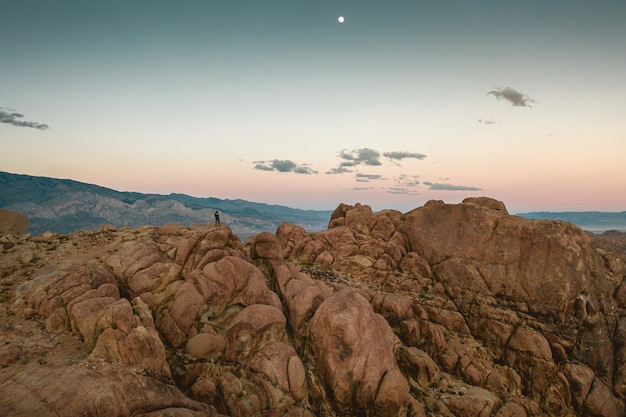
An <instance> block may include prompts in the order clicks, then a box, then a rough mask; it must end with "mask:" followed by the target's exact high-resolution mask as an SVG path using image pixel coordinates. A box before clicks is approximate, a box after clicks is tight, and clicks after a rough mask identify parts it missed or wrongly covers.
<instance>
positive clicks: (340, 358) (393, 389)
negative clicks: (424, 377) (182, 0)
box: [310, 290, 408, 416]
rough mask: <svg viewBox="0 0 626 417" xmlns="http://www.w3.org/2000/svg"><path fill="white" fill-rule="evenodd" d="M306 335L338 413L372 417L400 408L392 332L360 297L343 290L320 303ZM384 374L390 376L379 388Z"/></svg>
mask: <svg viewBox="0 0 626 417" xmlns="http://www.w3.org/2000/svg"><path fill="white" fill-rule="evenodd" d="M310 334H311V341H312V343H313V351H314V353H315V358H316V363H317V367H318V369H319V372H320V374H321V376H322V380H323V381H324V382H325V384H326V386H327V387H328V388H329V389H330V390H331V393H332V396H333V398H332V400H333V401H334V402H335V403H336V404H337V405H338V407H339V408H340V409H343V410H344V411H346V410H350V409H351V410H362V412H374V414H373V415H377V416H378V415H381V416H382V415H398V414H397V413H399V411H400V410H402V409H406V407H407V406H408V385H407V382H406V380H405V379H402V380H403V382H402V381H401V380H400V379H399V378H398V376H397V375H398V374H397V373H396V371H397V372H399V371H398V369H397V366H396V364H395V360H394V354H393V349H394V343H395V342H394V337H393V332H392V330H391V328H390V327H389V325H388V324H387V323H386V322H385V320H384V319H383V318H382V316H380V315H377V314H376V313H374V311H373V309H372V307H371V306H370V304H369V303H368V302H367V300H365V299H364V298H363V297H362V296H361V295H360V294H358V293H357V292H355V291H351V290H343V291H340V292H339V293H337V294H335V295H333V296H332V297H330V298H328V299H326V301H324V302H323V303H322V305H321V306H320V307H319V308H318V309H317V311H316V312H315V315H314V316H313V319H312V320H311V327H310ZM390 372H393V373H392V374H390V375H395V376H390V380H389V381H386V382H385V383H384V384H383V377H384V376H385V375H387V374H388V373H390ZM381 387H382V388H384V389H383V390H380V388H381ZM368 410H369V411H368ZM394 413H396V414H394Z"/></svg>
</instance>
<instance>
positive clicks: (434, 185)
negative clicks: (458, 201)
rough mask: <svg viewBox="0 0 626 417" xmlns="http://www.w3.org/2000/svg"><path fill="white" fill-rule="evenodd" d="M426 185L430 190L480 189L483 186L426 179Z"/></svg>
mask: <svg viewBox="0 0 626 417" xmlns="http://www.w3.org/2000/svg"><path fill="white" fill-rule="evenodd" d="M424 185H427V186H428V189H429V190H438V191H480V190H482V188H478V187H468V186H466V185H452V184H441V183H438V182H437V183H432V182H429V181H424Z"/></svg>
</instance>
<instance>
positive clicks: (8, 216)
mask: <svg viewBox="0 0 626 417" xmlns="http://www.w3.org/2000/svg"><path fill="white" fill-rule="evenodd" d="M29 227H30V220H28V217H26V216H24V215H23V214H21V213H18V212H17V211H12V210H5V209H1V208H0V235H23V234H24V233H26V231H27V230H28V228H29Z"/></svg>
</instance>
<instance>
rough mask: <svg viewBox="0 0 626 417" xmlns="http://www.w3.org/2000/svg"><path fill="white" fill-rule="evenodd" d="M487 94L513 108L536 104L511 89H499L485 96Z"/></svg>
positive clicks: (524, 95)
mask: <svg viewBox="0 0 626 417" xmlns="http://www.w3.org/2000/svg"><path fill="white" fill-rule="evenodd" d="M489 94H491V95H492V96H494V97H495V98H497V99H498V100H502V99H504V100H506V101H508V102H509V103H511V105H512V106H513V107H532V106H531V105H530V103H536V101H535V100H533V99H531V98H530V97H528V96H527V95H526V94H522V93H520V92H519V91H517V90H515V89H514V88H511V87H500V88H497V89H495V90H492V91H490V92H488V93H487V95H489Z"/></svg>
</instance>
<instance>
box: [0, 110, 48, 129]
mask: <svg viewBox="0 0 626 417" xmlns="http://www.w3.org/2000/svg"><path fill="white" fill-rule="evenodd" d="M22 117H24V115H23V114H21V113H16V112H15V110H13V109H7V108H3V107H0V123H7V124H10V125H13V126H19V127H31V128H33V129H39V130H46V129H48V128H49V126H48V125H47V124H44V123H36V122H27V121H25V120H18V119H21V118H22Z"/></svg>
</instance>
